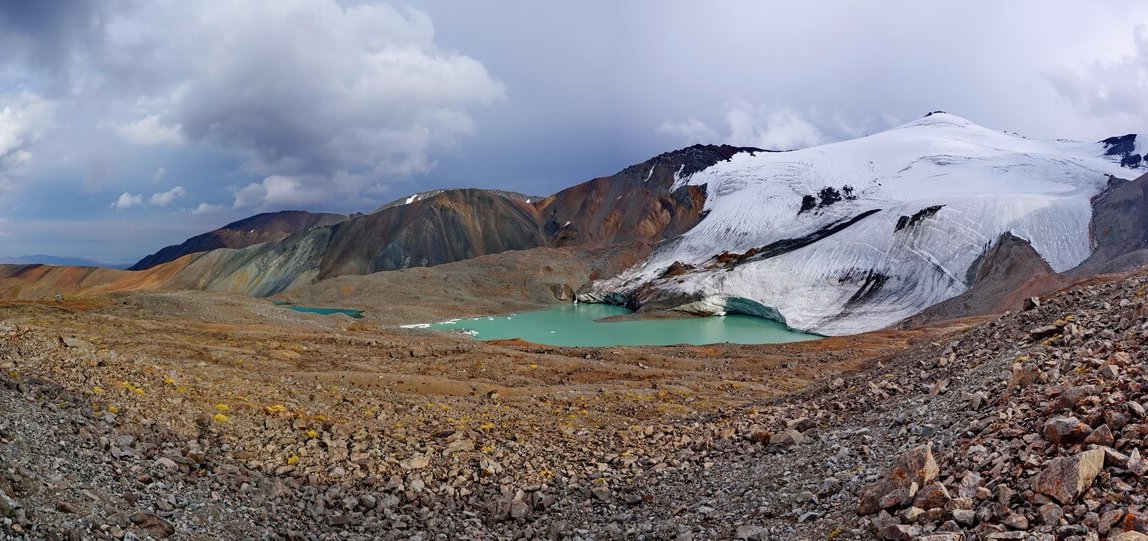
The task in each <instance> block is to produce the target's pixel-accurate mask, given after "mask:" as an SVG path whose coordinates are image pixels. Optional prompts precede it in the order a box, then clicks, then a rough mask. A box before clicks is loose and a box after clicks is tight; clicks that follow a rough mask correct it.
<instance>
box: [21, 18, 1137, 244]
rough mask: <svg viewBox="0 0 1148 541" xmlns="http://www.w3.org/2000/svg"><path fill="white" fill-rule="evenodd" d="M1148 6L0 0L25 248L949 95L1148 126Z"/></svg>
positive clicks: (581, 175) (561, 177) (982, 117)
mask: <svg viewBox="0 0 1148 541" xmlns="http://www.w3.org/2000/svg"><path fill="white" fill-rule="evenodd" d="M1145 25H1148V4H1145V3H1143V2H1138V1H1133V0H1113V1H1110V2H1102V3H1083V2H1059V1H1052V2H1048V1H1035V0H1026V1H1017V2H997V1H988V0H970V1H962V2H949V3H933V2H929V3H925V2H916V1H907V0H906V1H901V0H892V1H889V2H881V3H876V4H874V3H842V2H829V1H815V2H804V3H794V2H774V1H748V0H715V1H714V2H706V3H700V2H692V1H685V0H635V1H632V2H615V1H612V0H584V1H581V2H538V1H528V0H508V1H505V2H497V3H489V2H457V1H454V0H421V1H419V2H409V1H402V0H398V1H389V2H388V1H373V0H338V1H336V0H243V1H237V0H205V1H200V2H179V1H176V0H155V1H142V0H107V1H96V0H71V1H53V2H27V1H20V0H0V256H5V255H9V256H17V255H22V254H25V253H45V252H48V253H56V254H59V255H76V256H87V257H104V258H112V259H125V260H130V259H134V258H137V257H139V256H140V255H143V254H146V253H149V252H152V251H155V249H157V248H159V247H160V246H162V245H165V244H171V243H175V242H179V241H180V240H182V239H183V238H186V237H188V236H191V235H193V234H196V233H200V232H203V231H205V230H208V229H212V228H215V227H218V226H220V225H222V224H224V223H227V222H229V221H233V220H235V219H238V218H242V217H244V216H246V215H250V214H252V213H254V212H259V211H267V210H280V209H286V208H307V209H311V210H323V211H336V212H357V211H369V210H370V209H373V208H376V207H377V206H378V205H379V204H380V203H384V202H386V201H389V200H391V199H396V198H399V197H402V196H404V195H407V194H409V193H412V192H416V191H420V190H425V189H434V188H443V187H471V186H477V187H487V188H503V189H510V190H516V191H520V192H525V193H531V194H536V195H545V194H549V193H553V192H554V191H556V190H558V189H561V188H563V187H565V186H568V185H571V184H574V183H577V182H580V181H583V180H586V179H588V178H592V177H595V176H601V175H607V174H610V173H613V172H616V171H618V170H620V169H622V168H624V167H626V166H627V165H630V164H633V163H637V162H640V161H642V160H645V159H647V158H649V157H651V156H653V155H656V154H659V153H661V152H665V151H667V150H671V149H673V148H676V147H680V146H684V145H688V144H693V143H711V142H728V143H732V144H738V145H750V146H759V147H764V148H770V149H789V148H798V147H804V146H810V145H815V144H822V143H827V142H832V141H837V140H841V139H845V138H850V137H859V136H864V135H867V134H870V133H873V132H875V131H879V130H882V129H886V128H888V127H891V126H895V125H897V124H900V123H903V122H906V121H909V120H911V119H914V118H917V117H919V116H920V115H922V114H924V113H925V112H927V111H931V110H935V109H943V110H947V111H949V112H952V113H955V114H959V115H961V116H964V117H966V118H969V119H971V120H973V121H974V122H977V123H980V124H982V125H985V126H987V127H990V128H994V129H1001V130H1008V131H1015V132H1019V133H1022V134H1024V135H1027V136H1032V137H1043V138H1059V137H1067V138H1076V139H1091V140H1097V139H1101V138H1104V137H1108V136H1110V135H1116V134H1123V133H1135V132H1148V100H1145V99H1144V98H1143V96H1145V95H1148V93H1146V91H1148V82H1146V81H1148V29H1146V26H1145Z"/></svg>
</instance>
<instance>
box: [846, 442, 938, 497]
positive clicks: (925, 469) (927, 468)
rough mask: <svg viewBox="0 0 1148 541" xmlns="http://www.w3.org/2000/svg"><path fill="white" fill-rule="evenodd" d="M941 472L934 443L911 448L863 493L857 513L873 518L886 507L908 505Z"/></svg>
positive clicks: (862, 491) (863, 490)
mask: <svg viewBox="0 0 1148 541" xmlns="http://www.w3.org/2000/svg"><path fill="white" fill-rule="evenodd" d="M939 472H940V468H938V466H937V461H936V459H934V458H933V444H932V443H931V442H930V443H927V444H925V445H922V446H920V447H916V448H913V449H910V450H908V451H906V452H904V453H902V454H901V455H900V456H898V457H897V459H896V460H894V461H893V465H892V466H890V467H889V470H888V471H886V472H885V475H884V476H883V477H882V478H881V479H879V480H877V481H876V482H873V483H871V484H869V485H867V486H866V487H865V488H863V489H862V490H861V502H860V505H858V507H857V513H858V514H860V515H870V514H873V513H876V512H877V511H880V510H881V509H882V508H884V507H883V506H884V505H889V504H893V505H906V504H908V503H909V502H912V501H913V497H914V496H916V492H917V489H918V488H919V487H922V486H925V485H927V484H928V483H929V482H930V481H932V480H933V479H936V478H937V474H938V473H939Z"/></svg>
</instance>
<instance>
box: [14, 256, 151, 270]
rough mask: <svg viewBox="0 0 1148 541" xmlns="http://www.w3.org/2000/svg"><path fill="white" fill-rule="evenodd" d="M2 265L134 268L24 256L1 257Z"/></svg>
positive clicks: (76, 260)
mask: <svg viewBox="0 0 1148 541" xmlns="http://www.w3.org/2000/svg"><path fill="white" fill-rule="evenodd" d="M0 265H63V266H71V267H103V268H105V269H126V268H128V267H130V266H132V263H131V262H130V261H128V262H119V263H105V262H101V261H93V260H90V259H83V258H79V257H58V256H54V255H44V254H36V255H22V256H19V257H0Z"/></svg>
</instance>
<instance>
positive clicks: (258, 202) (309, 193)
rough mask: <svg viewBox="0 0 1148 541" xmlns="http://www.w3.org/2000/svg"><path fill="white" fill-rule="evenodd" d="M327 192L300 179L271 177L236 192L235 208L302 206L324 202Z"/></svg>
mask: <svg viewBox="0 0 1148 541" xmlns="http://www.w3.org/2000/svg"><path fill="white" fill-rule="evenodd" d="M326 195H327V192H326V191H325V190H323V189H321V188H320V187H317V186H308V185H307V184H305V183H304V182H303V181H301V180H300V179H297V178H295V177H286V176H279V175H275V176H270V177H267V178H265V179H263V181H262V182H258V183H256V182H252V183H251V184H248V185H247V186H244V187H242V188H239V189H236V190H235V203H234V204H233V205H232V207H233V208H249V207H257V208H260V207H273V206H279V207H281V206H283V205H301V204H306V203H314V202H316V201H322V200H323V199H324V197H325V196H326Z"/></svg>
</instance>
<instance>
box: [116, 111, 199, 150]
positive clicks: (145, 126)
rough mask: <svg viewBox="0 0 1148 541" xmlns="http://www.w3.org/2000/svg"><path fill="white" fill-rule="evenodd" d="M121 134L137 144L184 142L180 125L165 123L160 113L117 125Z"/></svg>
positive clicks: (174, 143) (175, 143) (173, 143)
mask: <svg viewBox="0 0 1148 541" xmlns="http://www.w3.org/2000/svg"><path fill="white" fill-rule="evenodd" d="M116 131H118V132H119V134H120V136H121V137H123V138H124V139H127V140H128V141H129V142H131V143H133V144H137V145H143V146H151V145H178V144H180V143H182V142H183V135H182V134H181V133H180V126H179V125H178V124H176V125H174V126H168V125H164V124H163V123H162V122H161V121H160V119H159V116H158V115H147V116H145V117H143V118H141V119H139V120H137V121H135V122H132V123H130V124H123V125H120V126H117V127H116Z"/></svg>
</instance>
